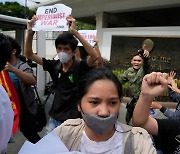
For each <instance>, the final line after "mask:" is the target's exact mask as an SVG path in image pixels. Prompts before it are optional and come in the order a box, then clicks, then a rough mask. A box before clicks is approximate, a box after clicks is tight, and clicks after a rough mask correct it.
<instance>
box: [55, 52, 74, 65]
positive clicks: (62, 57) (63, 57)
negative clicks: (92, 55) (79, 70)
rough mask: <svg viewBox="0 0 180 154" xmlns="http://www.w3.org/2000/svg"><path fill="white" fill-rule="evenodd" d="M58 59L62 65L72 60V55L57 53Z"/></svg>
mask: <svg viewBox="0 0 180 154" xmlns="http://www.w3.org/2000/svg"><path fill="white" fill-rule="evenodd" d="M58 57H59V60H60V61H61V62H62V63H67V62H68V61H69V60H70V59H71V58H72V54H68V53H65V52H63V51H61V52H59V53H58Z"/></svg>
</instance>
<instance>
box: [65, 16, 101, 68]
mask: <svg viewBox="0 0 180 154" xmlns="http://www.w3.org/2000/svg"><path fill="white" fill-rule="evenodd" d="M67 22H68V26H69V31H70V32H71V33H72V34H73V35H74V36H75V37H76V38H77V39H78V40H79V41H80V42H81V43H82V45H83V47H84V49H85V50H86V52H87V53H88V54H89V55H90V56H91V58H92V59H93V62H88V65H89V66H92V65H93V63H94V62H95V61H96V60H97V58H98V54H97V52H96V50H95V49H94V48H93V47H92V46H91V45H90V44H89V43H88V42H87V41H86V40H85V39H84V37H82V36H81V35H80V33H79V32H78V31H77V30H76V25H75V23H76V20H75V19H74V18H73V17H71V16H68V17H67Z"/></svg>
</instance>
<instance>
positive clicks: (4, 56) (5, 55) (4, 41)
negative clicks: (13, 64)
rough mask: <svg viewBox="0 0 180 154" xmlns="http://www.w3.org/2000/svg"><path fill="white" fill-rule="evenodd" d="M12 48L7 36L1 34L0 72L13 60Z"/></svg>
mask: <svg viewBox="0 0 180 154" xmlns="http://www.w3.org/2000/svg"><path fill="white" fill-rule="evenodd" d="M11 52H12V46H11V43H10V41H9V40H8V38H7V36H5V35H4V34H2V33H0V71H1V70H3V69H4V66H5V64H6V62H7V61H8V60H9V59H10V58H11Z"/></svg>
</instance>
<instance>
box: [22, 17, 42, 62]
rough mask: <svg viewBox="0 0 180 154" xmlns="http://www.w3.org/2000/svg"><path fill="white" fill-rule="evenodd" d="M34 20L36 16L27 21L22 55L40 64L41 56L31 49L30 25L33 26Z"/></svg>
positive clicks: (31, 35)
mask: <svg viewBox="0 0 180 154" xmlns="http://www.w3.org/2000/svg"><path fill="white" fill-rule="evenodd" d="M36 20H37V18H36V16H33V17H32V19H31V20H30V21H28V23H27V33H26V41H25V44H24V55H25V56H26V57H27V58H28V59H30V60H33V61H35V62H36V63H38V64H40V65H42V64H43V61H42V58H41V57H40V56H38V55H36V54H34V53H33V50H32V41H33V35H34V31H32V27H33V26H34V24H35V22H36Z"/></svg>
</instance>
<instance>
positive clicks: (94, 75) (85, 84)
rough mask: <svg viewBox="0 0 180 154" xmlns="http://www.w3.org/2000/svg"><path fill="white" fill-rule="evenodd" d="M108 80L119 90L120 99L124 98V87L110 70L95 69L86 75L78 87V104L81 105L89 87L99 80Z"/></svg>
mask: <svg viewBox="0 0 180 154" xmlns="http://www.w3.org/2000/svg"><path fill="white" fill-rule="evenodd" d="M103 79H107V80H110V81H112V82H113V83H114V85H115V86H116V88H117V91H118V95H119V99H120V100H121V98H122V85H121V83H120V81H119V80H118V78H117V77H116V76H115V75H114V74H113V73H112V72H111V70H109V69H108V68H105V67H103V68H95V69H92V70H91V71H89V72H88V73H87V74H85V75H84V76H83V77H82V78H81V80H80V81H79V83H78V86H77V97H76V99H77V103H78V104H80V102H81V99H82V97H83V96H84V95H85V94H86V93H87V92H88V90H89V87H90V86H91V85H92V84H93V83H94V82H95V81H97V80H103Z"/></svg>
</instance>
